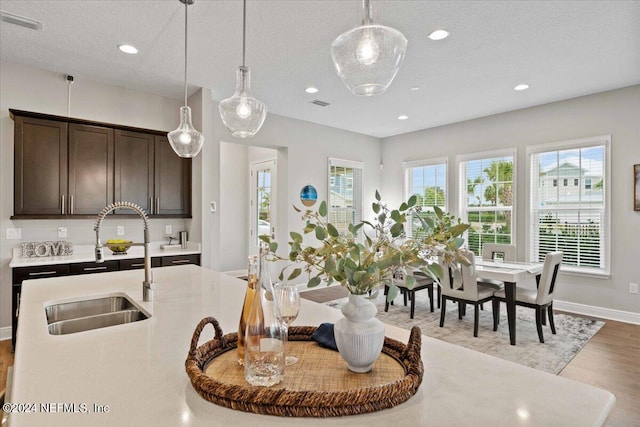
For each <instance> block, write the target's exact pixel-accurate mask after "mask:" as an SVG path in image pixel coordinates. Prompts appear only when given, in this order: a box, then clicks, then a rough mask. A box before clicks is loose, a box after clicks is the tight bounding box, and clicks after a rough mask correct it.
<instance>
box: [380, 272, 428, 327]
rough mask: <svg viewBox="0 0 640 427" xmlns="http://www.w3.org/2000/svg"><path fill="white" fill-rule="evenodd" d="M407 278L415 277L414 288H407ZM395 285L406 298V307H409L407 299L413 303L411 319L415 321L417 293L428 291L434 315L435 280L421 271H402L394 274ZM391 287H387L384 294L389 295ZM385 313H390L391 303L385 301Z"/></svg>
mask: <svg viewBox="0 0 640 427" xmlns="http://www.w3.org/2000/svg"><path fill="white" fill-rule="evenodd" d="M407 276H413V278H414V279H415V280H416V283H415V285H414V286H413V288H411V289H409V288H408V287H407ZM393 283H394V284H395V285H396V286H397V287H398V288H400V292H401V293H402V294H403V296H404V305H407V298H408V299H409V302H410V303H411V309H410V314H409V318H410V319H413V316H414V313H415V311H416V291H421V290H423V289H426V290H427V292H428V293H429V305H430V309H431V312H432V313H433V279H432V278H430V277H428V276H427V275H425V274H424V273H422V272H420V271H415V272H413V271H410V270H408V271H401V272H397V273H396V274H394V277H393ZM388 288H389V287H388V286H387V285H385V289H384V294H385V295H387V292H388V290H389V289H388ZM384 311H385V312H387V311H389V301H387V300H385V302H384Z"/></svg>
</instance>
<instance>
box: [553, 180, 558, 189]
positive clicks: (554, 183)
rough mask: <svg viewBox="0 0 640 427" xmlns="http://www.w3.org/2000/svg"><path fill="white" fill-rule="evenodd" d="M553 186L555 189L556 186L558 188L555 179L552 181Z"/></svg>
mask: <svg viewBox="0 0 640 427" xmlns="http://www.w3.org/2000/svg"><path fill="white" fill-rule="evenodd" d="M553 186H554V187H557V186H558V180H557V179H554V180H553Z"/></svg>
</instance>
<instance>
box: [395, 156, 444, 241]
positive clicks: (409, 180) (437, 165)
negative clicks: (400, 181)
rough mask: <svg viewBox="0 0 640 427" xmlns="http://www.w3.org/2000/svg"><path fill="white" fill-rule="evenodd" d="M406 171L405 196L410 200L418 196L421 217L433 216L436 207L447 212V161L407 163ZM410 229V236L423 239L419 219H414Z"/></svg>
mask: <svg viewBox="0 0 640 427" xmlns="http://www.w3.org/2000/svg"><path fill="white" fill-rule="evenodd" d="M404 170H405V196H406V198H407V199H408V198H409V197H411V196H413V195H416V198H417V203H416V204H417V205H418V206H420V207H422V214H421V215H430V214H432V213H433V207H434V206H438V207H439V208H441V209H442V210H444V211H446V210H447V160H446V159H434V160H422V161H416V162H406V163H405V164H404ZM408 228H409V230H408V234H409V235H410V236H412V237H421V233H424V230H423V228H422V226H421V223H420V220H419V219H418V218H413V219H412V221H411V223H410V224H409V227H408Z"/></svg>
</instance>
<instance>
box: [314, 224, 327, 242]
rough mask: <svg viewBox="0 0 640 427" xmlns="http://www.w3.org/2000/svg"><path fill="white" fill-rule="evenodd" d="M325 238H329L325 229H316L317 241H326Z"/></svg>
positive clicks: (318, 227) (319, 227)
mask: <svg viewBox="0 0 640 427" xmlns="http://www.w3.org/2000/svg"><path fill="white" fill-rule="evenodd" d="M325 237H327V233H326V232H325V230H324V227H321V226H317V227H316V239H318V240H324V238H325Z"/></svg>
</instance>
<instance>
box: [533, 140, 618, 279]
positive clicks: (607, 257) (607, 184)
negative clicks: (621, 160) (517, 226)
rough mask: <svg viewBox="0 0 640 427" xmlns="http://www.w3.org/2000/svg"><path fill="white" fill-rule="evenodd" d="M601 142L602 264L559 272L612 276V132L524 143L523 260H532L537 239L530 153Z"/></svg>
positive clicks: (573, 267)
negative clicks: (534, 230)
mask: <svg viewBox="0 0 640 427" xmlns="http://www.w3.org/2000/svg"><path fill="white" fill-rule="evenodd" d="M600 145H604V162H603V163H604V164H603V166H604V188H603V191H604V210H605V214H604V221H603V224H602V229H603V231H604V235H605V239H604V242H602V246H603V248H604V267H603V268H600V269H596V268H587V267H576V266H569V265H563V266H562V269H561V272H562V273H566V274H571V275H576V276H586V277H598V278H609V277H610V275H611V135H599V136H593V137H588V138H579V139H571V140H566V141H558V142H551V143H546V144H539V145H531V146H527V150H526V154H527V171H526V173H527V179H526V182H527V184H526V185H527V192H528V194H529V195H530V196H529V197H528V198H527V201H526V210H527V214H526V221H525V226H526V233H525V235H526V236H527V237H526V238H525V240H526V247H527V250H526V259H527V261H531V260H534V259H535V257H534V254H535V248H534V245H535V244H536V242H537V239H536V237H535V236H534V234H533V225H534V221H532V217H533V216H532V206H533V203H534V200H533V183H534V182H535V181H536V180H534V179H533V177H532V173H533V170H532V167H531V156H532V155H534V154H540V153H544V152H549V151H561V150H570V149H577V148H588V147H596V146H600Z"/></svg>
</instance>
